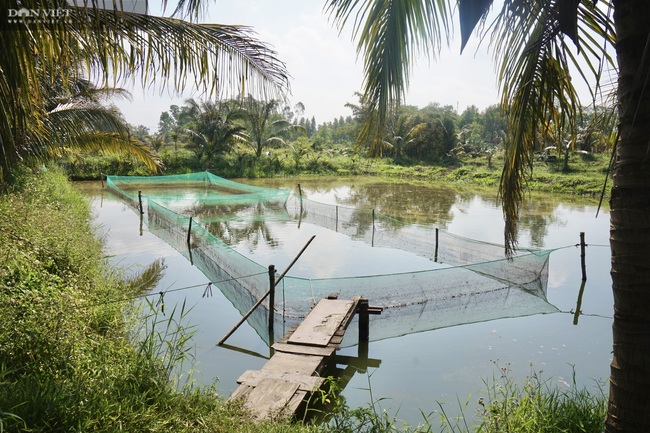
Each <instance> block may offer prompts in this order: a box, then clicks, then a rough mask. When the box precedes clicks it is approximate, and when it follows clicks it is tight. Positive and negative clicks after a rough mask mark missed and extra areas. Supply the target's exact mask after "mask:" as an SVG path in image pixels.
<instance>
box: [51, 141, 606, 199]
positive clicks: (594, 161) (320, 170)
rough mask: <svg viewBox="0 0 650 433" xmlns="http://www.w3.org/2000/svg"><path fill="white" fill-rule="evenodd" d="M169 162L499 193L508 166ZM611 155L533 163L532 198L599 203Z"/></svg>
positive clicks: (96, 168)
mask: <svg viewBox="0 0 650 433" xmlns="http://www.w3.org/2000/svg"><path fill="white" fill-rule="evenodd" d="M162 156H163V157H164V158H163V160H164V161H165V171H164V174H179V173H190V172H197V171H204V170H206V169H209V170H210V171H211V172H212V173H214V174H217V175H219V176H221V177H226V178H248V179H255V178H274V177H297V176H300V177H305V176H315V177H318V176H358V175H364V176H378V177H386V178H392V179H397V178H399V179H405V180H409V181H413V182H432V183H437V184H441V185H447V186H454V187H455V188H469V189H472V190H474V191H475V190H477V189H480V190H483V191H486V192H490V193H496V191H498V188H499V183H500V179H501V171H502V168H503V164H504V159H503V153H502V152H500V153H497V154H496V155H494V156H489V157H488V156H486V155H483V156H477V157H471V156H468V155H464V156H462V157H460V156H457V157H454V158H450V159H449V160H448V161H446V162H445V163H441V164H439V165H424V164H419V163H417V162H413V163H410V164H404V163H397V162H395V161H394V160H393V159H391V158H367V157H364V156H362V155H356V154H353V153H331V152H330V153H328V152H320V153H315V154H314V155H312V156H311V157H310V158H311V159H307V158H305V160H304V161H302V162H301V163H300V164H296V163H295V161H294V160H293V159H292V158H291V154H290V152H289V150H287V149H278V150H276V151H275V152H274V153H273V154H271V155H270V156H266V155H263V156H261V157H260V158H243V157H242V156H241V155H235V154H225V155H223V156H222V159H221V162H220V164H219V166H218V167H203V166H198V165H197V164H196V162H195V161H194V160H193V157H192V154H191V153H190V152H187V151H185V150H179V151H178V152H171V151H165V152H163V153H162ZM610 158H611V156H610V155H608V154H605V153H603V154H586V155H583V154H573V155H571V156H570V158H569V160H568V161H567V165H566V167H565V163H564V160H563V159H560V160H558V161H556V162H544V161H542V160H541V159H540V158H536V159H534V160H533V161H532V167H531V172H530V177H529V179H528V181H527V186H528V189H529V192H530V193H532V194H547V193H551V194H560V195H567V196H571V197H581V198H583V199H590V200H594V201H597V200H599V199H600V197H601V195H602V194H603V192H604V197H605V199H607V198H608V197H609V188H607V187H606V180H607V178H608V176H609V170H608V167H609V164H610ZM63 166H64V167H65V169H66V171H67V172H68V173H69V175H70V176H71V178H73V179H78V180H88V179H98V178H99V173H104V174H109V175H152V173H150V172H149V171H148V170H146V169H145V168H144V167H143V166H142V165H141V164H139V163H138V162H137V161H135V160H128V159H127V160H124V158H122V159H120V160H119V161H115V158H114V157H92V158H88V161H85V162H81V163H78V164H75V165H72V164H70V163H67V164H63Z"/></svg>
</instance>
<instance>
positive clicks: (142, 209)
mask: <svg viewBox="0 0 650 433" xmlns="http://www.w3.org/2000/svg"><path fill="white" fill-rule="evenodd" d="M138 203H139V204H140V215H142V214H143V213H144V208H143V207H142V191H138Z"/></svg>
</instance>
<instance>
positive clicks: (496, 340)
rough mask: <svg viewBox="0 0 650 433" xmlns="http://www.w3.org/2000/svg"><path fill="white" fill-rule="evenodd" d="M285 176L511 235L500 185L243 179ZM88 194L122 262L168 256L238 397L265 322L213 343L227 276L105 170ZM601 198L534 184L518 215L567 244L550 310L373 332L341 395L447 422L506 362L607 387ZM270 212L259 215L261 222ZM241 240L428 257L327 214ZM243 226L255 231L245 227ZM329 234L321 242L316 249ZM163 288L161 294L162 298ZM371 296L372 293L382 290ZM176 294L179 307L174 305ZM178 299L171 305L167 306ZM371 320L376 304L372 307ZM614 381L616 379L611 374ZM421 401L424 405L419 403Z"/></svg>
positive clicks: (398, 259) (260, 257)
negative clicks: (211, 279)
mask: <svg viewBox="0 0 650 433" xmlns="http://www.w3.org/2000/svg"><path fill="white" fill-rule="evenodd" d="M242 182H243V183H248V184H255V185H259V186H267V187H274V188H289V189H293V188H296V186H297V184H298V183H300V186H301V189H302V191H303V193H304V195H305V196H306V197H308V198H309V199H311V200H315V201H319V202H323V203H328V204H338V205H344V206H353V207H361V208H368V209H375V210H377V211H378V212H381V213H383V214H386V215H389V216H392V217H393V218H397V219H400V220H403V221H407V222H409V223H414V224H415V223H417V224H419V225H434V226H436V227H439V228H441V229H444V230H446V231H448V232H450V233H453V234H456V235H460V236H463V237H466V238H471V239H476V240H480V241H486V242H494V243H502V239H503V226H504V224H503V217H502V213H501V209H500V207H499V205H498V203H497V202H496V201H495V199H494V197H486V196H481V195H479V194H475V193H469V192H462V193H461V192H458V191H455V190H453V189H450V188H440V187H432V186H427V185H424V184H418V183H410V182H404V181H393V180H391V181H383V180H380V179H376V178H359V177H357V178H350V179H342V178H336V179H327V178H318V179H270V180H242ZM79 186H80V188H82V190H83V191H85V192H87V194H88V195H89V197H90V199H91V202H92V206H93V207H94V209H95V213H96V223H97V225H98V231H99V233H100V234H101V235H102V236H104V237H105V239H106V250H107V254H109V255H110V260H111V262H112V263H113V264H115V265H116V266H120V267H124V268H126V269H127V270H131V271H134V272H135V271H137V269H139V268H142V267H144V266H147V265H149V264H150V263H152V262H153V261H155V260H157V259H161V258H162V259H164V262H165V265H166V271H165V273H164V275H163V277H162V279H161V281H160V282H159V284H158V287H156V288H155V289H153V290H152V293H158V292H161V291H165V292H166V294H165V297H164V299H165V303H166V304H168V305H171V304H174V303H180V302H183V301H186V302H187V305H190V306H191V307H192V311H191V313H190V315H189V316H188V320H189V321H190V324H191V325H194V327H195V328H194V329H195V331H196V335H195V337H194V341H193V342H194V343H195V357H196V361H197V362H196V365H195V366H194V368H195V372H194V378H195V379H196V380H197V381H198V382H200V383H203V384H211V383H216V386H217V388H218V390H219V392H220V393H221V394H222V395H223V396H224V397H227V396H228V395H229V394H230V392H232V391H233V390H234V389H235V388H236V387H237V384H236V379H237V378H238V377H239V376H240V375H241V374H242V373H243V372H244V371H245V370H249V369H251V370H255V369H259V368H261V366H262V365H263V364H264V363H265V361H266V359H265V357H268V356H269V348H268V346H267V345H266V343H265V342H264V341H263V340H262V339H261V338H260V337H259V335H258V334H257V333H256V331H255V330H254V329H253V328H252V327H250V326H248V324H244V326H242V327H241V328H239V329H238V330H237V331H236V332H235V333H234V334H233V335H232V336H231V337H230V338H229V339H228V341H227V343H228V345H227V346H225V347H222V346H216V343H217V342H218V341H219V340H220V339H221V338H222V337H223V336H224V335H225V334H226V333H227V332H228V331H229V330H230V328H231V327H232V326H234V325H235V324H236V323H237V322H238V321H239V320H240V318H241V313H240V312H239V311H238V310H237V309H236V308H235V307H234V306H233V305H232V304H231V303H230V302H229V301H228V300H227V299H226V297H225V296H224V295H223V294H222V293H220V292H219V290H217V289H216V288H214V289H213V290H212V296H209V297H207V296H204V295H205V289H206V285H207V281H208V280H207V278H206V277H205V276H204V275H203V274H202V273H201V272H200V271H199V270H198V269H197V268H196V267H194V266H192V265H191V264H190V262H189V261H188V260H187V259H186V258H185V257H183V256H182V255H181V254H180V253H179V252H178V251H176V250H175V249H174V248H172V247H171V246H169V245H167V244H166V243H165V242H164V241H162V240H161V239H159V238H158V237H156V236H154V235H153V234H151V233H149V232H148V231H147V227H146V226H144V227H142V229H141V228H140V223H139V216H138V215H137V214H136V213H135V212H133V210H132V209H131V208H129V207H127V206H126V205H125V204H123V203H122V202H121V201H120V200H119V199H118V198H117V197H116V196H114V195H112V194H111V193H109V192H108V191H106V190H102V189H101V187H100V185H99V183H98V182H96V183H92V184H79ZM596 213H597V207H596V204H595V203H591V202H585V203H568V202H566V201H561V200H557V199H555V198H553V197H544V198H543V199H538V198H534V199H533V198H531V199H529V203H528V204H527V206H526V209H525V211H524V214H523V215H522V218H521V220H520V233H519V245H520V246H530V247H537V248H544V249H557V250H555V251H553V252H552V253H551V255H550V260H549V276H548V291H547V300H548V302H549V303H550V304H551V305H552V306H554V307H555V309H557V312H555V313H552V314H537V315H530V316H526V317H517V318H508V319H498V320H491V321H487V322H481V323H472V324H466V325H461V326H451V327H447V328H441V329H435V330H432V331H426V332H419V333H414V334H409V335H406V336H402V337H398V338H389V339H385V340H380V341H372V342H371V343H370V344H369V347H368V356H369V358H371V359H372V360H374V361H373V362H371V363H370V364H371V365H370V366H362V367H360V368H359V369H358V370H357V371H356V373H355V374H354V375H353V376H352V377H351V378H350V379H349V382H348V383H347V385H346V387H345V390H344V392H343V395H344V396H345V397H346V399H347V401H348V403H349V404H350V405H351V406H365V405H368V404H370V402H371V401H374V402H376V403H377V404H378V405H380V406H381V408H383V409H386V410H387V411H388V412H389V413H390V414H392V415H395V416H396V417H397V418H399V419H402V420H405V421H406V422H408V423H410V424H419V423H421V422H422V421H423V419H422V413H424V414H431V416H432V417H433V418H432V420H433V421H434V423H435V422H436V419H437V418H436V417H437V416H438V414H436V413H435V412H436V411H438V410H439V403H440V404H442V405H443V407H444V408H445V411H446V412H447V415H448V416H452V417H453V416H458V415H459V414H460V411H459V409H458V406H459V404H458V402H459V401H460V402H461V404H462V405H464V404H465V402H467V403H468V406H467V408H466V409H465V411H464V415H465V416H466V417H467V418H469V419H470V421H471V420H472V419H473V416H474V413H475V411H476V410H477V408H478V404H477V401H478V399H479V398H480V397H482V396H483V393H484V392H485V389H486V387H485V384H484V381H485V380H489V379H490V378H492V377H493V376H497V377H498V376H499V375H500V370H499V367H506V366H507V367H508V368H509V369H510V375H511V377H512V378H513V379H515V380H522V379H523V378H524V377H525V376H526V375H528V374H530V373H531V372H533V371H535V372H540V371H541V372H542V373H541V375H542V377H543V378H546V379H548V380H549V383H550V384H552V385H557V386H559V387H564V388H567V387H570V386H574V384H573V380H574V379H573V378H574V371H575V380H576V382H577V386H579V387H587V388H588V389H590V390H591V391H593V392H599V391H598V386H600V385H602V384H603V383H604V382H605V381H606V379H607V377H608V375H609V363H610V361H611V346H612V343H611V316H612V295H611V280H610V277H609V269H610V256H609V254H610V250H609V246H608V237H609V213H608V211H607V209H600V212H599V213H598V217H596ZM258 223H259V222H258ZM240 229H241V230H240V232H239V233H240V234H239V236H238V237H237V239H236V242H233V243H234V245H235V248H236V249H238V251H240V252H242V253H244V254H249V255H251V256H253V257H254V259H255V260H256V261H258V262H259V263H261V264H264V265H268V264H275V265H276V267H277V269H279V270H283V269H284V268H285V267H286V266H287V265H288V263H289V262H290V260H291V259H292V258H293V256H294V255H295V253H296V252H297V251H299V250H300V248H301V247H302V246H303V245H304V243H305V240H306V239H307V238H308V237H309V236H311V235H313V234H315V235H316V236H317V237H316V240H315V241H314V243H317V242H319V241H320V240H321V239H322V242H320V246H316V247H314V249H313V251H316V252H319V251H320V252H319V253H312V254H310V252H312V246H310V247H309V249H308V250H307V251H306V253H305V255H304V257H301V259H300V260H299V262H298V264H297V265H296V266H297V267H296V268H295V270H292V271H293V272H295V273H297V274H298V275H301V274H303V275H306V274H310V273H312V274H313V273H314V272H318V273H319V275H318V276H334V275H344V276H349V275H352V274H357V275H364V274H372V273H378V272H377V269H380V270H381V272H380V273H387V272H395V271H399V270H418V269H421V268H425V267H427V266H431V263H430V261H428V260H423V259H422V258H421V257H416V256H413V255H410V254H407V253H403V252H400V251H394V250H390V249H381V248H372V247H370V246H368V245H367V244H363V243H362V242H359V241H352V240H350V239H349V238H347V237H346V236H344V235H341V234H336V233H332V232H329V231H327V230H325V229H323V228H320V227H316V226H314V227H311V226H309V225H303V226H302V227H300V228H299V229H296V228H295V227H292V226H290V225H289V226H286V225H277V224H276V225H272V224H270V225H265V224H249V227H247V228H246V229H244V228H241V227H240ZM580 232H584V233H585V237H586V242H587V244H588V247H587V252H586V267H587V277H588V280H587V282H586V285H585V288H584V293H583V296H582V297H581V306H580V310H581V313H582V314H580V315H579V317H578V318H577V324H574V322H575V321H576V318H575V314H574V312H575V310H576V304H577V302H578V295H579V289H580V286H581V269H580V249H579V248H578V247H577V246H576V245H577V244H578V243H579V240H580V239H579V234H580ZM242 233H245V234H242ZM319 248H320V250H319ZM156 296H158V297H159V295H155V296H153V297H152V299H157V298H156ZM371 304H372V300H371ZM168 308H169V307H168ZM169 310H171V308H169ZM371 320H372V317H371ZM357 350H358V348H357V347H355V346H352V347H345V348H343V349H342V350H341V351H340V353H341V354H342V355H349V356H356V354H357ZM603 389H604V390H605V391H607V388H606V387H603ZM421 412H422V413H421Z"/></svg>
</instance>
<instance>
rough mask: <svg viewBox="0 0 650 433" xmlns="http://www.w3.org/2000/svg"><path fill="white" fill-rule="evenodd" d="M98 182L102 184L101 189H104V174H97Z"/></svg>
mask: <svg viewBox="0 0 650 433" xmlns="http://www.w3.org/2000/svg"><path fill="white" fill-rule="evenodd" d="M99 180H100V181H101V182H102V189H104V173H102V172H101V171H100V172H99Z"/></svg>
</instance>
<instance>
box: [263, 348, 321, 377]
mask: <svg viewBox="0 0 650 433" xmlns="http://www.w3.org/2000/svg"><path fill="white" fill-rule="evenodd" d="M324 360H325V358H324V357H323V356H307V355H298V354H295V353H284V352H276V354H275V355H273V356H272V357H271V359H269V360H268V361H267V362H266V364H264V366H263V367H262V370H273V371H279V372H282V373H292V374H305V375H307V376H312V375H313V374H314V372H319V371H320V370H321V368H322V366H323V365H324Z"/></svg>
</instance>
